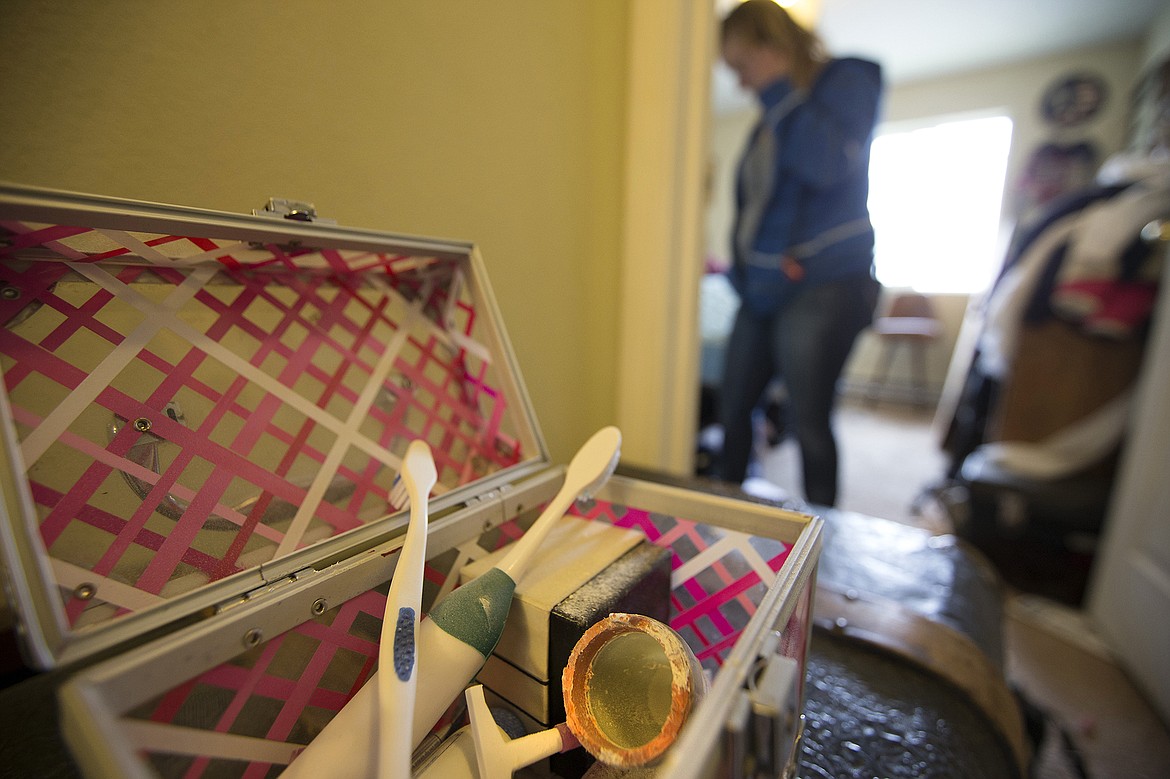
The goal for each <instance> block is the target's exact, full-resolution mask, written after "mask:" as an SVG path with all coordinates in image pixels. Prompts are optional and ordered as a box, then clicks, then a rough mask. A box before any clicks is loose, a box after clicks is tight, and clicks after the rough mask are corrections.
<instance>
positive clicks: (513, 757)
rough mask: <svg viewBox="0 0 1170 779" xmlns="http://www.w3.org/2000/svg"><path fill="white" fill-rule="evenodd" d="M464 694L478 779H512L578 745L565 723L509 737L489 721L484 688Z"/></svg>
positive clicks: (477, 688)
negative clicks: (526, 767) (527, 767)
mask: <svg viewBox="0 0 1170 779" xmlns="http://www.w3.org/2000/svg"><path fill="white" fill-rule="evenodd" d="M465 694H466V696H467V713H468V716H469V717H470V718H471V726H470V727H471V735H472V737H473V738H474V743H475V763H476V768H477V769H478V774H479V779H512V774H513V773H515V772H516V771H519V770H520V769H521V768H524V767H525V766H530V765H532V764H533V763H535V762H536V761H537V760H543V759H544V758H546V757H550V756H551V755H555V754H557V753H559V752H568V751H569V750H570V749H576V748H577V747H579V746H580V745H581V742H580V741H578V740H577V737H576V736H574V735H573V732H572V731H571V730H569V726H568V725H566V724H564V723H561V724H560V725H557V726H556V727H554V728H549V729H547V730H541V731H538V732H536V733H529V734H528V735H527V736H521V737H520V738H509V737H508V735H507V734H506V733H504V731H503V730H501V729H500V726H499V725H497V724H496V721H495V719H493V718H492V712H491V710H490V709H489V708H488V705H487V700H485V699H484V697H483V686H482V685H478V684H477V685H475V686H474V687H468V688H467V692H466V693H465Z"/></svg>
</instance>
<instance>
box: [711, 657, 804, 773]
mask: <svg viewBox="0 0 1170 779" xmlns="http://www.w3.org/2000/svg"><path fill="white" fill-rule="evenodd" d="M800 674H801V671H800V664H799V663H798V662H797V661H796V660H793V659H792V658H791V657H784V656H783V655H777V654H770V655H766V656H764V657H761V658H760V660H759V667H758V668H757V671H756V673H755V675H754V677H753V678H752V679H751V680H750V681H749V683H748V686H747V689H744V690H740V691H739V693H738V694H737V698H736V701H735V703H734V705H733V706H732V713H731V716H730V717H729V719H728V722H727V725H726V738H727V759H728V763H729V765H728V771H727V773H728V775H729V776H733V777H751V778H752V779H755V777H779V776H788V775H790V774H789V773H788V771H789V769H790V768H792V767H793V766H792V758H793V750H794V748H795V746H796V737H797V735H798V731H799V728H800V700H799V695H800Z"/></svg>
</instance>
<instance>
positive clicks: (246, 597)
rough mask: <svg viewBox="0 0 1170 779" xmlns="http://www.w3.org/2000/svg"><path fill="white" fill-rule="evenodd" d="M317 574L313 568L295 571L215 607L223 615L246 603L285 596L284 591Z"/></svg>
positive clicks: (308, 567)
mask: <svg viewBox="0 0 1170 779" xmlns="http://www.w3.org/2000/svg"><path fill="white" fill-rule="evenodd" d="M314 573H316V571H315V570H314V568H313V566H311V565H310V566H306V567H304V568H301V569H299V570H296V571H293V572H292V573H290V574H288V575H287V576H282V577H280V578H279V579H273V580H272V581H265V582H264V584H261V585H260V586H259V587H255V588H253V589H251V590H248V591H247V592H245V593H244V594H243V595H238V596H236V597H234V598H232V599H231V600H228V601H225V602H224V603H221V604H219V605H218V606H216V607H215V612H216V613H217V614H222V613H223V612H225V611H230V610H232V609H234V608H236V607H238V606H243V605H244V604H245V603H253V602H255V601H256V600H257V599H259V598H267V597H269V596H271V595H273V594H274V593H275V594H277V595H278V596H279V595H280V594H283V592H284V589H285V588H286V587H289V586H291V585H293V584H296V583H297V582H299V581H301V580H302V579H304V578H305V577H306V576H311V575H312V574H314ZM261 576H263V569H261Z"/></svg>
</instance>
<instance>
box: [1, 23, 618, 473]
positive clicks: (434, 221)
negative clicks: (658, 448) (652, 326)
mask: <svg viewBox="0 0 1170 779" xmlns="http://www.w3.org/2000/svg"><path fill="white" fill-rule="evenodd" d="M628 13H629V11H628V7H627V4H626V3H625V2H623V0H590V1H589V2H587V3H561V2H548V1H547V0H511V1H510V2H508V3H471V2H466V1H465V0H426V1H425V2H417V1H415V2H408V1H407V0H386V1H384V2H375V0H369V1H368V2H360V1H359V0H341V1H340V2H330V3H313V2H308V1H307V0H285V2H282V3H279V4H277V3H241V2H229V1H228V0H210V1H208V2H199V3H154V2H123V3H107V2H91V3H70V4H60V5H53V4H49V3H42V2H37V1H36V0H5V2H4V4H3V6H2V7H0V25H2V26H3V28H4V29H5V30H7V31H8V33H9V34H8V35H7V36H6V42H5V45H4V46H3V47H0V106H3V108H2V110H3V119H0V179H3V180H6V181H11V182H16V183H22V184H33V185H40V186H48V187H55V188H61V189H69V190H77V191H83V192H93V193H98V194H105V195H116V196H120V197H129V198H137V199H145V200H157V201H163V202H169V203H178V204H181V205H194V206H200V207H204V208H213V209H219V210H226V211H235V212H250V211H251V209H253V208H256V207H259V206H262V205H263V204H264V202H265V201H266V200H267V198H268V197H269V196H281V197H290V198H296V199H302V200H310V201H313V202H315V203H316V205H317V207H318V209H319V210H320V212H321V213H322V214H323V215H326V216H330V217H333V218H336V219H337V220H338V221H339V222H340V223H342V224H346V225H354V226H361V227H370V228H375V229H383V230H389V231H394V232H405V233H419V234H425V235H433V236H440V237H445V238H458V239H466V240H471V241H474V242H476V243H478V244H479V245H480V248H481V250H482V252H483V255H484V258H485V261H486V264H487V266H488V271H489V276H490V278H491V281H492V284H493V287H494V288H495V292H496V295H497V298H498V299H499V302H500V306H501V308H502V310H503V314H504V320H505V323H506V324H507V326H508V329H509V334H510V336H511V339H512V342H513V344H514V346H515V349H516V352H517V356H518V358H519V362H520V364H521V366H522V368H523V373H524V378H525V380H526V383H527V385H528V388H529V391H530V393H531V395H532V397H533V401H534V405H535V406H536V411H537V416H538V418H539V419H540V422H541V425H542V427H543V431H544V434H545V437H546V438H547V439H548V441H549V445H550V449H551V450H552V453H553V456H554V458H556V459H557V460H559V461H564V460H567V459H568V457H569V456H571V454H572V451H573V450H574V449H575V448H576V446H577V445H578V444H579V443H580V442H581V441H583V440H585V438H586V437H587V436H588V435H589V434H590V433H592V432H593V430H594V429H596V428H597V427H600V426H601V425H603V424H606V423H609V422H611V421H612V418H613V415H614V413H615V409H614V405H615V401H614V393H613V390H612V386H611V385H612V383H613V376H614V372H615V366H616V361H617V356H616V351H617V344H616V341H617V322H616V318H617V310H618V290H617V280H618V278H619V272H618V271H619V255H620V248H621V222H622V181H623V163H622V149H623V144H624V140H625V139H624V127H625V95H626V91H625V90H626V84H625V58H626V35H627V27H628V19H627V17H628ZM17 31H18V32H19V34H16V32H17Z"/></svg>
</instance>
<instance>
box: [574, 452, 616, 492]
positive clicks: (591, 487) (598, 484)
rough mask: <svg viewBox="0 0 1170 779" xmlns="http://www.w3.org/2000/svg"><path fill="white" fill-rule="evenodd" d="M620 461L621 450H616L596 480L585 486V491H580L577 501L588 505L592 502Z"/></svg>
mask: <svg viewBox="0 0 1170 779" xmlns="http://www.w3.org/2000/svg"><path fill="white" fill-rule="evenodd" d="M620 460H621V450H618V451H616V452H614V453H613V457H611V458H610V460H609V465H607V466H606V467H605V470H604V471H602V472H601V474H600V475H598V477H597V478H596V479H594V480H593V481H592V482H590V483H589V484H587V485H586V486H585V489H583V490H581V492H580V493H579V494H578V495H577V500H579V501H581V502H583V503H588V502H589V501H591V500H593V496H594V495H596V494H597V492H598V490H600V489H601V488H602V487H604V486H605V483H606V482H607V481H609V477H610V476H613V472H614V471H615V470H616V469H617V466H618V462H619V461H620Z"/></svg>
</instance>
